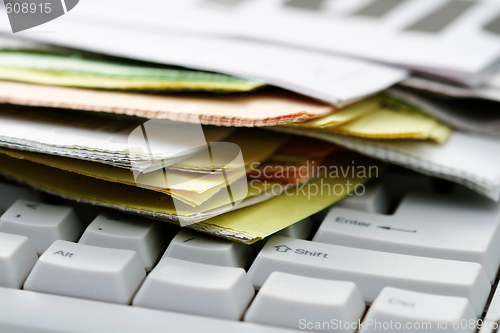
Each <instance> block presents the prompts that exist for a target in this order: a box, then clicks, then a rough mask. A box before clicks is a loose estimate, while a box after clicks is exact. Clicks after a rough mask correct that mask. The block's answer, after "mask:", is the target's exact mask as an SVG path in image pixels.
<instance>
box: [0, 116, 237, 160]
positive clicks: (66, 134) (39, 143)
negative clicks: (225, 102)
mask: <svg viewBox="0 0 500 333" xmlns="http://www.w3.org/2000/svg"><path fill="white" fill-rule="evenodd" d="M162 121H164V120H162ZM167 122H169V123H171V124H172V126H178V124H179V123H176V122H172V121H167ZM142 123H143V122H141V121H121V120H120V121H117V120H110V119H109V118H102V117H100V116H98V115H94V114H92V115H89V114H79V115H77V114H71V115H67V116H64V115H61V113H59V112H56V113H54V112H51V111H48V110H47V111H44V112H39V111H35V110H32V111H22V110H21V109H19V110H16V109H14V110H13V111H10V112H9V111H7V112H6V111H4V112H0V146H3V147H8V148H14V149H22V150H28V151H34V152H40V153H46V154H53V155H59V156H64V157H72V158H78V159H84V160H91V161H96V162H101V163H105V164H110V165H115V166H119V167H127V164H128V165H129V166H128V167H129V168H130V167H132V168H135V162H137V161H150V160H151V159H152V158H153V159H160V160H161V159H167V160H168V159H169V158H172V159H173V161H174V162H178V159H176V158H177V157H179V155H181V154H179V153H177V154H175V155H174V156H172V155H171V154H172V151H176V152H182V151H183V150H186V149H189V148H191V147H189V146H186V145H185V143H184V142H183V140H180V141H179V140H178V141H177V142H173V141H172V140H168V136H165V137H162V136H160V137H156V138H155V137H152V138H151V140H150V141H151V142H152V143H154V146H155V151H157V152H159V153H158V154H156V153H155V152H151V153H152V155H150V152H141V151H135V150H134V153H133V154H131V153H130V152H129V150H130V148H134V147H131V146H130V145H129V137H130V134H131V133H132V131H133V130H134V129H137V128H138V127H139V128H140V126H141V125H142ZM186 125H187V124H186ZM183 129H185V128H183ZM195 130H196V131H198V130H199V131H203V132H202V133H198V134H199V136H200V137H201V138H202V139H200V140H203V141H204V142H205V144H206V142H217V141H221V140H223V139H224V138H225V137H227V136H228V135H230V134H231V133H232V132H233V130H234V129H233V128H230V127H203V130H202V129H201V127H200V128H195ZM190 135H191V136H192V135H193V133H190ZM188 156H190V155H186V156H180V157H179V158H180V159H181V160H182V159H183V158H187V157H188ZM130 163H131V164H130Z"/></svg>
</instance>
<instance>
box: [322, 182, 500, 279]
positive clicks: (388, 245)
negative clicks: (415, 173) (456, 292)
mask: <svg viewBox="0 0 500 333" xmlns="http://www.w3.org/2000/svg"><path fill="white" fill-rule="evenodd" d="M313 241H315V242H322V243H329V244H335V245H342V246H351V247H357V248H362V249H369V250H376V251H386V252H394V253H401V254H409V255H416V256H425V257H433V258H442V259H451V260H461V261H472V262H477V263H479V264H481V265H482V266H483V268H484V270H485V272H486V274H487V275H488V278H489V279H490V282H491V283H492V282H493V281H494V280H495V276H496V273H497V270H498V267H499V265H500V205H499V204H498V203H495V202H492V201H491V200H488V199H486V198H484V197H481V196H480V195H478V194H476V193H473V192H472V191H471V190H468V189H464V188H457V189H456V190H455V191H454V192H453V193H451V194H448V195H439V194H432V193H428V192H427V193H426V192H419V193H410V194H408V195H407V196H406V197H405V198H404V199H403V201H402V202H401V204H400V205H399V207H398V209H397V211H396V212H395V213H394V215H377V214H370V213H365V212H358V211H353V210H346V209H340V208H334V209H332V210H331V211H330V213H329V214H328V215H327V217H326V218H325V221H324V222H323V223H322V224H321V226H320V228H319V229H318V231H317V233H316V235H315V236H314V238H313Z"/></svg>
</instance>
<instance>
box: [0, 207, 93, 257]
mask: <svg viewBox="0 0 500 333" xmlns="http://www.w3.org/2000/svg"><path fill="white" fill-rule="evenodd" d="M0 232H5V233H8V234H17V235H24V236H26V237H28V238H29V239H30V242H31V244H33V247H34V248H35V250H36V252H37V253H38V254H39V255H40V254H42V253H43V252H45V250H46V249H47V248H48V247H49V246H50V245H51V244H52V243H54V241H56V240H59V239H62V240H67V241H77V240H78V238H79V237H80V236H81V234H82V232H83V226H82V225H81V223H80V221H79V220H78V217H77V216H76V214H75V212H74V210H73V209H72V208H71V207H65V206H55V205H47V204H42V203H39V202H35V201H28V200H23V199H20V200H17V201H16V202H15V203H14V204H13V205H12V206H10V208H9V209H7V211H6V212H5V213H4V214H3V215H2V217H0Z"/></svg>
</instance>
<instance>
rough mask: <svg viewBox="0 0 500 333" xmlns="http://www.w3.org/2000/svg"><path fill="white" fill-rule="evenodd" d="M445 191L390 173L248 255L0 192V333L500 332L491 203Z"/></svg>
mask: <svg viewBox="0 0 500 333" xmlns="http://www.w3.org/2000/svg"><path fill="white" fill-rule="evenodd" d="M436 184H437V185H440V186H436ZM448 185H449V184H446V183H440V182H437V181H435V180H433V179H431V178H429V177H426V176H422V175H418V174H415V173H411V172H408V171H403V170H401V169H394V170H391V171H390V172H389V173H387V174H386V175H385V177H383V179H379V180H376V181H375V182H373V183H371V184H369V185H368V186H367V189H366V193H365V194H364V195H363V196H352V197H349V198H347V199H344V200H343V201H341V202H339V203H337V204H336V205H334V206H333V208H332V209H330V210H329V211H328V213H327V214H326V212H322V213H318V214H317V215H315V216H313V217H311V218H308V219H306V220H303V221H301V222H299V223H297V224H295V225H293V226H291V227H289V228H287V229H285V230H283V231H281V232H280V233H278V234H276V235H274V236H271V237H269V239H266V240H263V241H261V242H258V243H256V244H254V245H252V246H248V245H243V244H240V243H235V242H231V241H227V240H223V239H220V238H215V237H211V236H208V235H204V234H199V233H195V232H193V231H191V230H189V229H179V228H177V227H175V226H170V225H167V224H165V223H163V222H156V221H152V220H146V219H143V218H140V217H137V216H132V215H124V214H121V213H118V212H115V211H110V210H105V209H100V208H96V207H92V206H88V205H83V204H78V203H72V202H69V201H66V202H63V203H62V204H61V202H57V200H55V201H54V198H53V197H47V196H46V195H43V194H41V193H39V192H36V191H34V190H32V189H29V188H27V187H22V186H20V185H17V184H14V183H9V182H6V181H2V182H0V210H1V211H5V212H4V213H3V215H2V216H1V218H0V332H8V333H10V332H13V333H16V332H104V333H105V332H120V333H125V332H289V331H290V330H292V331H293V330H298V331H328V332H357V331H359V332H365V333H366V332H388V331H393V332H401V331H404V332H476V331H478V330H479V329H480V332H481V333H488V332H489V333H492V332H497V329H498V325H499V323H500V296H499V295H496V294H495V289H496V281H497V271H498V267H499V266H500V204H497V203H494V202H491V201H489V200H488V199H485V198H482V197H481V196H479V195H477V194H475V193H474V192H472V191H470V190H467V189H465V188H463V187H459V186H448ZM256 290H258V292H256ZM367 305H369V307H367Z"/></svg>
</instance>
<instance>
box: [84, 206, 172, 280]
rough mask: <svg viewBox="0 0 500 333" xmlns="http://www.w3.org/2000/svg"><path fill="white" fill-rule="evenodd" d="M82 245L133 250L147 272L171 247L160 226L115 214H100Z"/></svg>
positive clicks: (87, 231)
mask: <svg viewBox="0 0 500 333" xmlns="http://www.w3.org/2000/svg"><path fill="white" fill-rule="evenodd" d="M79 243H80V244H87V245H94V246H102V247H109V248H113V249H124V250H132V251H135V252H136V253H137V255H138V256H139V259H140V260H141V262H142V264H143V266H144V267H145V268H146V271H148V272H149V271H150V270H152V269H153V266H154V265H155V264H156V263H157V262H158V260H159V259H160V256H161V255H162V254H163V253H164V252H165V249H166V248H167V245H168V238H167V235H165V234H164V233H163V229H162V228H161V225H160V222H156V221H152V220H148V219H145V218H140V217H135V216H127V215H123V214H116V213H101V214H99V216H97V217H96V219H95V220H94V221H93V222H92V223H91V224H90V225H89V226H88V227H87V229H86V230H85V232H84V233H83V235H82V238H80V241H79Z"/></svg>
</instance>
